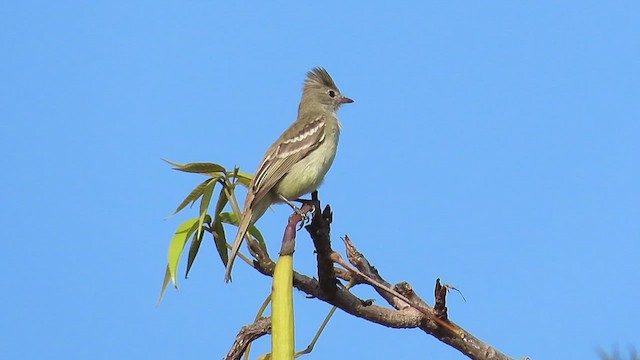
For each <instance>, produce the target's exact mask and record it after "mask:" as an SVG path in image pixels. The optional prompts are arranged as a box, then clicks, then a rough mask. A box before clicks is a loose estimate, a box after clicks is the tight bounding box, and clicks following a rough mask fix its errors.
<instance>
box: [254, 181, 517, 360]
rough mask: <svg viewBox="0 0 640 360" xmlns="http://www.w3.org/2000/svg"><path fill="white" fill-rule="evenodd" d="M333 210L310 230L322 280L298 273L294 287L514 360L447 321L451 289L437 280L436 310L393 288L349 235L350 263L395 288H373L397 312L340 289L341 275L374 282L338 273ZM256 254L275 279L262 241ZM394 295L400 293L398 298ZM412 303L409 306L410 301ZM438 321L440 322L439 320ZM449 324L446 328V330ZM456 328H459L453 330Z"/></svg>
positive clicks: (474, 354)
mask: <svg viewBox="0 0 640 360" xmlns="http://www.w3.org/2000/svg"><path fill="white" fill-rule="evenodd" d="M312 202H313V205H314V206H315V207H316V211H317V209H319V206H320V203H319V201H318V200H317V197H316V196H315V194H314V198H313V200H312ZM331 217H332V214H331V210H330V208H329V207H328V206H327V207H326V208H325V210H324V211H323V212H322V214H316V215H315V216H314V219H313V221H312V223H311V224H310V225H308V226H307V227H306V229H307V231H308V232H309V234H310V235H311V238H312V239H313V241H314V245H315V246H316V251H317V257H318V279H319V280H316V279H314V278H312V277H309V276H306V275H303V274H299V273H297V272H294V274H293V286H294V287H296V288H297V289H298V290H301V291H303V292H305V293H307V294H308V295H309V296H310V297H315V298H318V299H320V300H322V301H324V302H326V303H329V304H331V305H334V306H336V307H338V308H340V309H342V310H343V311H345V312H346V313H349V314H351V315H354V316H357V317H359V318H362V319H365V320H368V321H371V322H373V323H376V324H380V325H383V326H386V327H390V328H418V329H421V330H422V331H424V332H426V333H428V334H430V335H432V336H434V337H435V338H437V339H438V340H440V341H442V342H444V343H446V344H448V345H450V346H451V347H453V348H455V349H457V350H458V351H460V352H461V353H463V354H465V355H466V356H468V357H469V358H471V359H478V360H481V359H482V360H513V359H512V358H510V357H508V356H506V355H504V354H502V353H501V352H499V351H498V350H497V349H495V348H493V347H492V346H490V345H489V344H486V343H484V342H482V341H481V340H479V339H478V338H476V337H475V336H473V335H471V334H470V333H469V332H467V331H466V330H464V329H462V328H461V327H459V326H458V325H456V324H455V323H453V322H451V321H449V320H448V314H447V307H446V303H445V301H446V292H447V285H444V286H443V285H441V284H440V282H439V279H438V281H437V282H436V288H435V295H436V296H435V298H436V299H435V300H436V302H435V304H436V305H435V309H434V308H432V307H430V306H429V305H428V304H427V303H426V302H425V301H424V300H422V298H420V296H418V294H416V292H415V291H414V290H413V287H412V286H411V284H409V283H407V282H401V283H398V284H396V285H395V286H391V284H389V283H388V282H387V281H385V280H384V279H383V278H382V276H381V275H380V274H379V272H378V270H377V269H376V268H375V267H374V266H372V265H371V264H370V263H369V261H368V260H367V259H366V258H365V256H364V255H363V254H362V253H360V252H359V251H358V250H357V249H356V247H355V245H354V244H353V242H352V241H351V240H350V239H349V238H348V237H345V239H344V240H345V244H346V246H347V257H348V259H349V261H350V262H351V263H352V264H353V265H354V266H355V267H356V268H357V269H358V271H360V272H361V273H362V274H364V275H365V276H366V277H369V278H370V279H373V280H375V282H377V283H379V284H382V285H384V286H385V287H388V288H389V289H392V291H391V292H389V291H388V290H387V291H385V290H384V289H380V288H379V287H378V286H374V289H375V290H376V291H377V292H378V294H380V296H382V297H383V298H384V299H385V300H386V301H387V302H388V303H389V304H390V305H391V306H393V307H394V308H393V309H391V308H387V307H383V306H379V305H374V304H372V303H371V302H370V301H364V300H362V299H360V298H358V297H356V296H355V295H354V294H352V293H351V292H349V291H348V290H346V289H344V288H339V287H337V279H336V275H337V276H338V277H340V278H342V279H347V280H355V281H354V283H363V282H364V283H369V281H368V280H367V281H364V280H363V279H359V278H358V277H362V275H357V274H356V273H352V272H350V271H345V270H343V269H336V268H334V266H333V261H332V260H331V254H332V253H333V250H332V249H331V243H330V224H331V220H332V219H331ZM250 247H251V251H252V253H253V255H254V256H255V257H256V260H255V261H254V265H255V268H256V269H257V270H258V271H259V272H261V273H262V274H264V275H267V276H273V268H274V263H273V261H272V260H271V259H270V258H269V256H268V254H267V253H266V251H264V249H262V248H261V247H260V245H259V244H258V243H257V242H253V243H250ZM394 293H395V295H394ZM405 300H408V301H409V303H407V301H405ZM434 319H435V320H437V321H434ZM443 325H446V326H443ZM451 329H455V330H456V331H455V332H452V331H451Z"/></svg>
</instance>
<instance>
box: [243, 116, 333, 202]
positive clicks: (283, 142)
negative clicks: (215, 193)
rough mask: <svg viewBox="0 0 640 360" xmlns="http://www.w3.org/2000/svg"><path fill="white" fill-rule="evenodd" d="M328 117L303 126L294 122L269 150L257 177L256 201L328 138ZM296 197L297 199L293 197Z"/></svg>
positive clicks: (254, 182)
mask: <svg viewBox="0 0 640 360" xmlns="http://www.w3.org/2000/svg"><path fill="white" fill-rule="evenodd" d="M325 122H326V119H325V117H324V116H322V115H318V116H317V117H316V118H314V119H313V121H310V122H309V123H307V124H305V125H304V126H303V127H302V128H297V126H295V124H294V125H291V126H290V127H289V128H288V129H287V130H286V131H285V132H284V133H283V134H282V136H281V137H280V139H278V141H276V143H274V144H273V145H272V146H271V148H269V150H268V151H267V153H266V154H265V156H264V158H263V159H262V162H261V163H260V166H258V170H257V171H256V175H255V177H254V179H253V183H252V187H251V191H252V192H253V194H254V195H255V197H254V199H253V202H254V203H256V202H259V201H260V200H261V199H262V198H263V197H264V196H265V195H266V194H267V193H268V192H269V191H270V190H271V189H272V188H273V187H274V186H275V185H276V184H277V183H278V181H279V180H280V179H281V178H282V177H283V176H284V175H285V174H286V173H287V172H289V170H290V169H291V167H292V166H293V165H295V164H296V163H297V162H298V161H300V160H302V159H303V158H304V157H305V156H307V155H308V154H309V153H310V152H312V151H313V150H315V149H316V148H318V146H320V144H321V143H322V142H323V141H324V137H325ZM289 200H293V199H289Z"/></svg>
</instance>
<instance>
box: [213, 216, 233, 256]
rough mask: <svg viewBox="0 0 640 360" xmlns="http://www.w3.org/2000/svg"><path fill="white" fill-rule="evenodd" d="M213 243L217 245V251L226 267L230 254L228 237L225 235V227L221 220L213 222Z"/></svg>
mask: <svg viewBox="0 0 640 360" xmlns="http://www.w3.org/2000/svg"><path fill="white" fill-rule="evenodd" d="M212 230H213V241H214V242H215V243H216V249H217V250H218V254H219V255H220V259H221V260H222V263H223V264H224V266H227V263H228V262H229V253H228V252H227V237H226V235H225V234H224V227H223V226H222V222H221V221H220V219H217V220H216V221H214V222H213V229H212Z"/></svg>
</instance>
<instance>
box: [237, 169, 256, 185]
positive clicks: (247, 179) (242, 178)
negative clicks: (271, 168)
mask: <svg viewBox="0 0 640 360" xmlns="http://www.w3.org/2000/svg"><path fill="white" fill-rule="evenodd" d="M235 178H236V179H238V182H239V183H240V184H242V185H244V186H245V187H247V188H248V187H249V185H250V184H251V180H253V175H251V174H249V173H246V172H243V171H237V172H236V173H235Z"/></svg>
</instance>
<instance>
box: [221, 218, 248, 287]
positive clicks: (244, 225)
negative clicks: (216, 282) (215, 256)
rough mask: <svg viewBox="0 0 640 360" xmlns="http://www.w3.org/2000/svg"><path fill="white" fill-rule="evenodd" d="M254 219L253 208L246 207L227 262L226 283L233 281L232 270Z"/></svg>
mask: <svg viewBox="0 0 640 360" xmlns="http://www.w3.org/2000/svg"><path fill="white" fill-rule="evenodd" d="M252 218H253V214H252V211H251V207H249V206H246V207H245V210H244V212H243V213H242V217H241V218H240V220H239V223H238V234H236V238H235V240H234V241H233V246H232V247H231V254H229V261H227V270H226V272H225V273H224V281H225V282H229V281H231V268H233V261H234V260H235V259H236V256H237V255H238V251H239V250H240V246H241V245H242V241H243V240H244V236H245V235H246V234H247V230H248V229H249V226H251V223H252V222H251V220H252Z"/></svg>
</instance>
